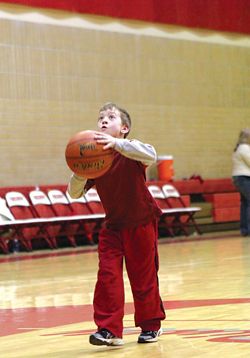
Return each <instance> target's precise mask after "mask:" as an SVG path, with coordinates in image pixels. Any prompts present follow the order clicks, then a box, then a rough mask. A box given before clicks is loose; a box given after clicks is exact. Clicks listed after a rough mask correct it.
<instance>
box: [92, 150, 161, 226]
mask: <svg viewBox="0 0 250 358" xmlns="http://www.w3.org/2000/svg"><path fill="white" fill-rule="evenodd" d="M145 170H146V166H145V165H144V164H142V163H141V162H140V161H137V160H133V159H129V158H127V157H125V156H123V155H121V154H120V153H119V152H116V153H115V158H114V161H113V164H112V166H111V168H110V169H109V171H108V172H107V173H106V174H104V175H103V176H101V177H99V178H96V179H94V180H93V181H92V180H91V181H88V182H87V183H86V187H87V188H89V187H90V185H91V184H92V183H93V184H94V185H96V189H97V192H98V194H99V196H100V199H101V201H102V204H103V207H104V210H105V213H106V225H107V227H109V228H112V229H121V228H124V227H133V226H138V225H143V224H146V223H148V222H149V221H151V220H154V219H155V218H157V217H160V216H161V214H162V212H161V210H160V208H159V207H158V205H157V204H156V202H155V200H154V199H153V197H152V195H151V194H150V192H149V191H148V189H147V186H146V174H145ZM90 182H91V184H90ZM89 184H90V185H89Z"/></svg>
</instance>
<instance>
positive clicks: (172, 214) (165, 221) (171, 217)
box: [148, 185, 177, 237]
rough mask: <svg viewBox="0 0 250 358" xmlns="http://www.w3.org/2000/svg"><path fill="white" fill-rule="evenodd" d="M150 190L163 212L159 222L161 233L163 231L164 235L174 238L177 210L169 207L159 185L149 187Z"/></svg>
mask: <svg viewBox="0 0 250 358" xmlns="http://www.w3.org/2000/svg"><path fill="white" fill-rule="evenodd" d="M148 190H149V192H150V193H151V195H152V197H153V198H154V199H155V201H156V203H157V204H158V206H159V207H160V209H161V210H162V216H161V217H160V220H159V231H160V232H161V231H162V230H163V232H164V234H167V235H170V236H172V237H174V236H175V232H174V226H175V225H174V221H175V220H176V215H177V213H176V210H175V209H173V208H170V207H169V205H168V203H167V201H166V198H165V195H164V193H163V191H162V190H161V188H160V187H159V186H158V185H148ZM165 231H166V232H165Z"/></svg>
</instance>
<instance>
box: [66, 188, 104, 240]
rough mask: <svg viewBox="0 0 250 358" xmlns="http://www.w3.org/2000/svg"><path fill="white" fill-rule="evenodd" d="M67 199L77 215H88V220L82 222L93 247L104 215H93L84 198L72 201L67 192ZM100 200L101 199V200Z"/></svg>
mask: <svg viewBox="0 0 250 358" xmlns="http://www.w3.org/2000/svg"><path fill="white" fill-rule="evenodd" d="M66 197H67V199H68V201H69V203H70V205H71V207H72V209H73V212H74V213H75V215H86V218H85V219H84V220H82V221H81V223H82V225H83V228H84V231H85V232H84V234H85V236H86V238H87V240H88V242H89V243H90V244H91V245H93V244H94V239H93V235H94V234H96V233H98V228H99V227H100V225H101V223H102V222H103V219H104V215H103V214H93V212H92V211H91V210H90V207H89V205H88V203H87V201H86V198H85V197H84V196H81V197H80V198H78V199H72V198H71V196H70V195H69V193H68V192H67V191H66ZM99 199H100V198H99Z"/></svg>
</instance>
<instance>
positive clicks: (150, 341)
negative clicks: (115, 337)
mask: <svg viewBox="0 0 250 358" xmlns="http://www.w3.org/2000/svg"><path fill="white" fill-rule="evenodd" d="M162 333H163V330H162V328H160V329H159V331H158V332H157V335H156V337H154V338H150V339H147V340H145V341H144V340H140V338H139V339H138V343H154V342H157V341H158V337H159V336H160V335H161V334H162Z"/></svg>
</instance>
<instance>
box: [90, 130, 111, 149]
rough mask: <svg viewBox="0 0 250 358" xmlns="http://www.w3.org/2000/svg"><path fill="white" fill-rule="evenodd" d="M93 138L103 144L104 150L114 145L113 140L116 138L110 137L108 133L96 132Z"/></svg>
mask: <svg viewBox="0 0 250 358" xmlns="http://www.w3.org/2000/svg"><path fill="white" fill-rule="evenodd" d="M94 138H95V139H96V141H97V143H99V144H103V145H104V146H103V149H104V150H106V149H109V148H114V147H115V140H116V139H115V137H112V136H111V135H109V134H106V133H101V132H96V134H95V137H94Z"/></svg>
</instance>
